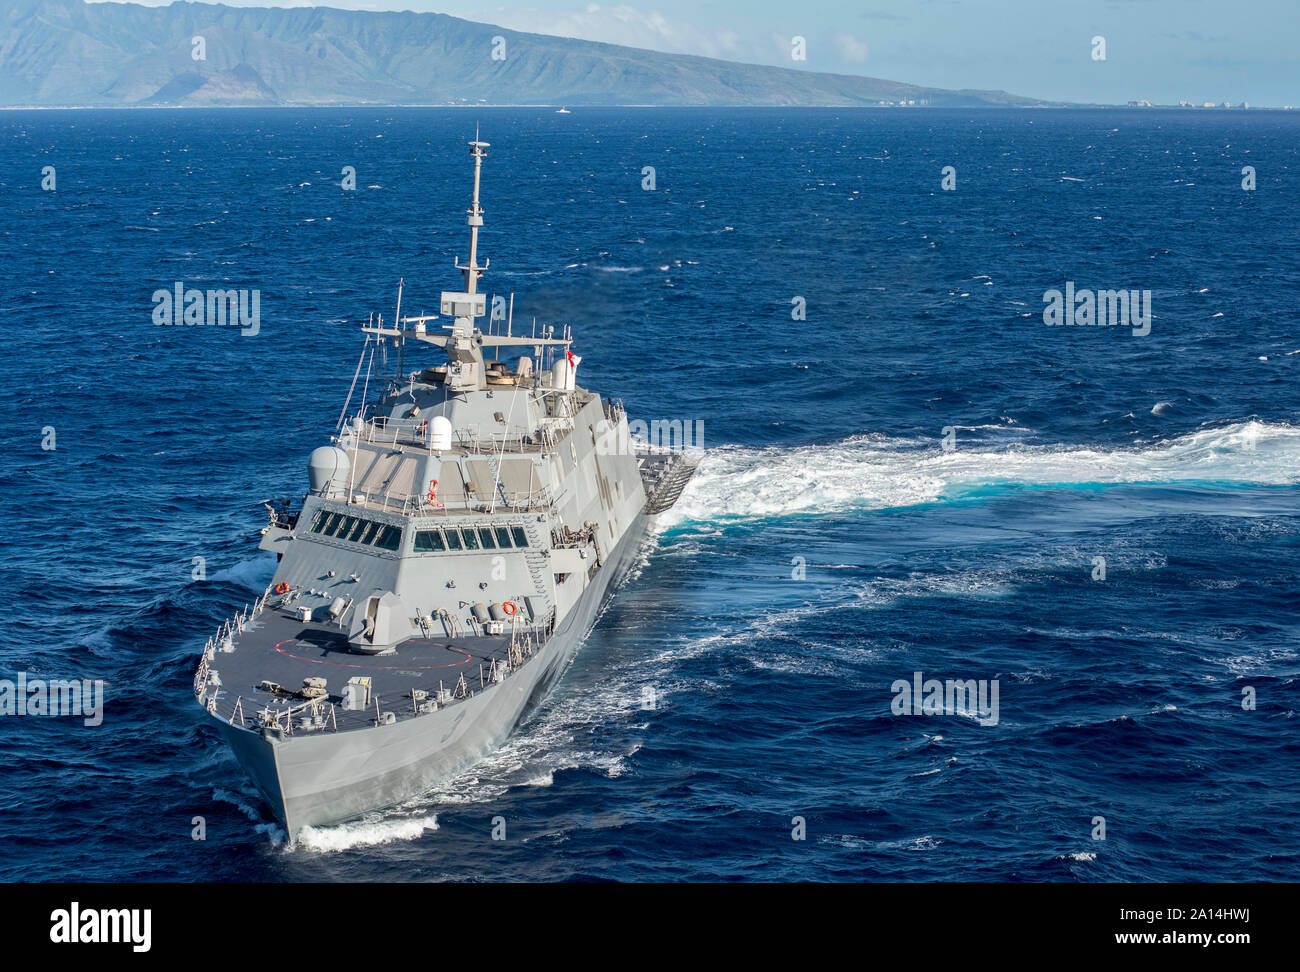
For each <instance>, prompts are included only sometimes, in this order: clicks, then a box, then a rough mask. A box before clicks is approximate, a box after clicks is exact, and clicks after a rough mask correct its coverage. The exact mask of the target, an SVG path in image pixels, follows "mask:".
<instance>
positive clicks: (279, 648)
mask: <svg viewBox="0 0 1300 972" xmlns="http://www.w3.org/2000/svg"><path fill="white" fill-rule="evenodd" d="M411 640H412V641H419V642H422V643H423V644H426V645H439V647H442V648H446V649H447V650H448V651H458V652H460V653H461V654H462V655H464V656H465V661H458V662H448V663H447V664H446V665H349V664H348V663H347V662H335V661H325V660H324V659H322V658H303V657H302V655H295V654H292V653H291V652H287V651H285V650H284V648H283V646H284V645H291V644H311V642H309V641H302V642H300V641H299V640H298V639H297V638H288V639H286V640H284V641H281V642H280V643H279V644H277V645H276V646H275V650H276V651H278V652H279V653H280V654H281V655H284V657H285V658H292V659H293V660H294V661H302V662H310V663H311V664H313V665H334V666H336V667H338V668H366V669H370V670H371V671H374V670H379V671H383V672H395V671H397V670H398V669H407V670H408V671H421V672H422V671H426V670H427V669H430V668H459V667H460V666H461V665H464V664H465V662H468V661H472V660H473V659H472V658H471V657H470V653H469V652H467V651H466V650H465V649H464V648H457V647H456V646H455V645H443V644H440V643H439V642H437V641H424V639H422V638H412V639H411ZM375 657H379V656H375Z"/></svg>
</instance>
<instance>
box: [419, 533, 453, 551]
mask: <svg viewBox="0 0 1300 972" xmlns="http://www.w3.org/2000/svg"><path fill="white" fill-rule="evenodd" d="M446 549H447V544H445V543H444V542H443V539H442V531H441V530H418V531H416V534H415V552H416V553H430V552H433V553H438V552H441V551H443V550H446Z"/></svg>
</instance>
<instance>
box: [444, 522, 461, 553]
mask: <svg viewBox="0 0 1300 972" xmlns="http://www.w3.org/2000/svg"><path fill="white" fill-rule="evenodd" d="M446 536H447V549H448V550H460V549H461V547H462V546H463V544H462V543H461V542H460V531H459V530H457V529H455V528H454V527H448V528H447V531H446Z"/></svg>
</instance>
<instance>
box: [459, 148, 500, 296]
mask: <svg viewBox="0 0 1300 972" xmlns="http://www.w3.org/2000/svg"><path fill="white" fill-rule="evenodd" d="M488 144H489V143H487V142H480V141H479V137H478V129H477V128H475V129H474V141H472V142H470V143H469V154H470V155H472V156H474V199H473V201H472V202H471V203H470V204H469V209H468V210H467V211H468V213H469V215H468V216H467V217H466V218H465V225H466V226H468V227H469V262H468V263H466V264H463V265H462V264H461V263H459V262H457V263H456V265H455V266H456V269H457V270H460V271H461V272H463V273H464V274H465V293H467V294H474V293H478V278H479V277H480V276H482V275H483V271H484V270H486V269H487V268H488V264H489V263H490V262H491V261H490V260H489V261H484V263H483V266H481V267H480V266H479V265H478V231H479V227H480V226H482V225H483V207H482V206H480V205H479V202H478V186H479V176H480V174H481V172H482V169H483V157H484V156H486V155H487V149H488Z"/></svg>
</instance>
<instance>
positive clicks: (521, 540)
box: [510, 527, 528, 547]
mask: <svg viewBox="0 0 1300 972" xmlns="http://www.w3.org/2000/svg"><path fill="white" fill-rule="evenodd" d="M510 536H512V537H514V540H515V546H516V547H526V546H528V534H526V533H524V528H523V527H511V528H510Z"/></svg>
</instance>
